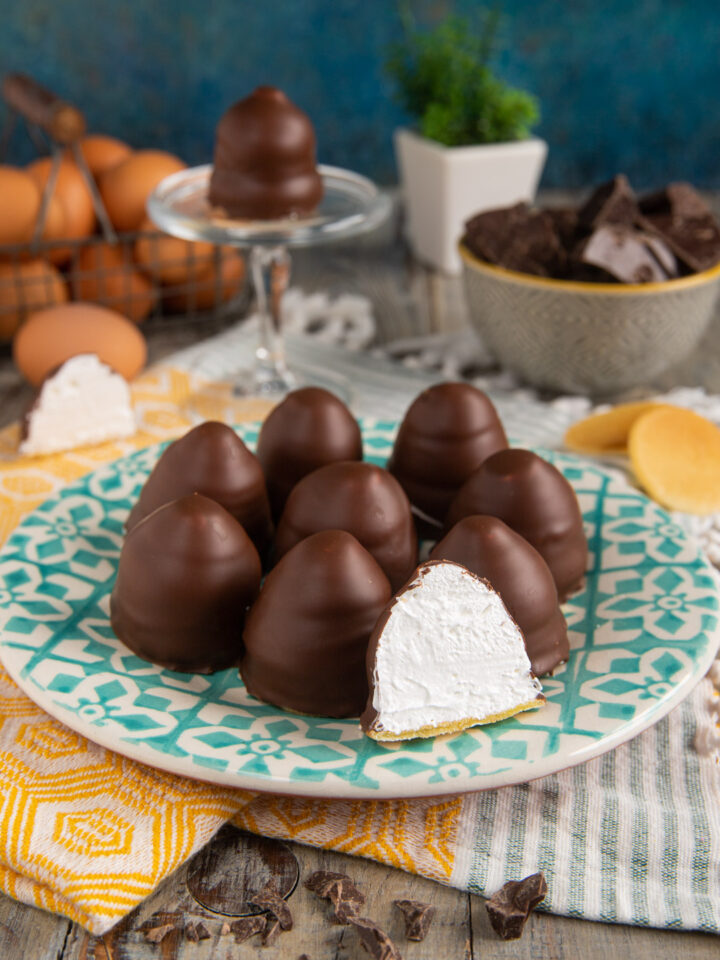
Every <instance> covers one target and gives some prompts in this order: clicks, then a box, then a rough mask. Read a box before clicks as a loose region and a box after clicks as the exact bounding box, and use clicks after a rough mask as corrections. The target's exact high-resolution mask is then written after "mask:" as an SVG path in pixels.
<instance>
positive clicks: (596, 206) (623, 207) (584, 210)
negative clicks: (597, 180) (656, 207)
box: [578, 173, 638, 230]
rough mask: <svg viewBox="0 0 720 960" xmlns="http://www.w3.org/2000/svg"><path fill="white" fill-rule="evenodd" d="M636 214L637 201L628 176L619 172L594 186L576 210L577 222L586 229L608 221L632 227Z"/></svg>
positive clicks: (592, 228) (591, 228) (594, 227)
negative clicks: (605, 181)
mask: <svg viewBox="0 0 720 960" xmlns="http://www.w3.org/2000/svg"><path fill="white" fill-rule="evenodd" d="M637 215H638V201H637V197H636V196H635V191H634V190H633V189H632V187H631V186H630V183H629V181H628V178H627V177H626V176H625V174H623V173H619V174H618V175H617V176H616V177H613V179H612V180H609V181H608V182H607V183H603V184H601V185H600V186H599V187H596V188H595V190H594V191H593V192H592V194H591V195H590V197H589V198H588V199H587V201H586V202H585V203H584V204H583V205H582V207H580V209H579V210H578V221H579V223H580V224H581V225H582V226H583V227H585V228H586V229H588V230H594V229H596V228H597V227H600V226H603V225H605V224H609V223H615V224H620V225H622V226H626V227H632V225H633V224H634V223H635V221H636V219H637Z"/></svg>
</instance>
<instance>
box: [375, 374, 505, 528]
mask: <svg viewBox="0 0 720 960" xmlns="http://www.w3.org/2000/svg"><path fill="white" fill-rule="evenodd" d="M505 447H507V438H506V436H505V431H504V430H503V426H502V423H501V422H500V418H499V417H498V415H497V411H496V410H495V407H494V406H493V405H492V402H491V400H490V399H489V397H487V396H486V395H485V394H484V393H483V392H482V390H478V389H477V387H473V386H471V385H470V384H469V383H438V384H435V386H432V387H429V388H428V389H427V390H423V392H422V393H421V394H420V395H419V396H418V397H416V398H415V400H414V401H413V402H412V404H411V405H410V408H409V409H408V411H407V413H406V414H405V417H404V419H403V421H402V423H401V424H400V429H399V430H398V435H397V438H396V440H395V445H394V447H393V452H392V456H391V457H390V460H389V461H388V470H389V471H390V473H392V474H393V476H395V477H396V478H397V479H398V481H399V482H400V485H401V486H402V488H403V490H404V491H405V493H406V494H407V495H408V498H409V500H410V503H411V504H412V505H413V507H417V508H418V509H419V510H421V511H422V512H423V513H425V514H427V515H428V516H429V517H430V518H431V519H433V520H435V521H437V522H438V523H442V522H443V520H444V518H445V514H446V513H447V510H448V507H449V506H450V502H451V500H452V499H453V497H454V496H455V494H456V493H457V492H458V490H459V489H460V487H461V486H462V485H463V483H464V482H465V481H466V480H467V478H468V477H469V476H470V475H471V474H472V473H474V472H475V470H477V468H478V467H479V466H480V464H481V463H483V461H484V460H486V459H487V458H488V457H489V456H490V455H491V454H493V453H495V451H496V450H502V449H504V448H505Z"/></svg>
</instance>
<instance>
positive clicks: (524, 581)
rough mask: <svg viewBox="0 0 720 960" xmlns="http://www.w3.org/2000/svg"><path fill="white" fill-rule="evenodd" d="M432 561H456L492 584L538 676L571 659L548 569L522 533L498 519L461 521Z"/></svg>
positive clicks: (438, 545) (481, 518) (444, 538)
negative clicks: (518, 632)
mask: <svg viewBox="0 0 720 960" xmlns="http://www.w3.org/2000/svg"><path fill="white" fill-rule="evenodd" d="M430 559H431V560H454V561H455V563H460V564H462V565H463V566H464V567H467V568H468V570H470V571H471V572H472V573H475V574H477V576H478V577H482V578H483V579H484V580H487V581H488V583H489V584H490V586H491V587H493V589H494V590H495V591H496V592H497V593H499V594H500V596H501V597H502V600H503V603H504V604H505V606H506V607H507V608H508V611H509V613H510V616H511V617H512V618H513V620H514V621H515V622H516V623H517V625H518V626H519V627H520V630H521V632H522V635H523V638H524V640H525V649H526V650H527V654H528V657H529V658H530V662H531V664H532V669H533V673H534V674H535V675H536V676H538V677H540V676H542V675H543V674H545V673H550V672H551V671H552V670H554V669H555V667H556V666H557V665H558V664H559V663H563V662H564V661H565V660H567V658H568V655H569V652H570V648H569V646H568V635H567V624H566V622H565V617H564V616H563V613H562V610H561V609H560V607H559V605H558V595H557V588H556V586H555V581H554V580H553V575H552V573H550V569H549V567H548V565H547V564H546V563H545V561H544V560H543V558H542V557H541V556H540V554H539V553H538V552H537V550H536V549H535V548H534V547H533V546H531V544H530V543H528V541H527V540H525V539H524V537H521V536H520V534H519V533H516V532H515V531H514V530H511V529H510V527H508V526H507V524H505V523H503V521H502V520H499V519H498V518H497V517H488V516H471V517H465V518H464V519H463V520H460V521H459V522H458V523H456V524H455V526H454V527H453V528H452V530H450V532H449V533H448V534H447V536H445V537H443V539H442V540H441V541H440V542H439V543H437V544H436V545H435V547H434V548H433V550H432V552H431V554H430Z"/></svg>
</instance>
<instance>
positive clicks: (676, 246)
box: [639, 183, 720, 273]
mask: <svg viewBox="0 0 720 960" xmlns="http://www.w3.org/2000/svg"><path fill="white" fill-rule="evenodd" d="M640 212H641V216H640V218H639V222H640V224H641V225H642V226H643V228H644V229H646V230H649V231H651V232H653V233H655V234H657V235H658V236H659V237H660V238H661V239H662V240H663V241H665V243H667V245H668V246H669V247H670V248H671V250H672V251H673V253H674V254H675V256H676V257H677V258H678V260H680V262H681V263H682V264H684V266H685V267H686V268H687V269H688V270H690V271H692V272H694V273H697V272H699V271H701V270H708V269H709V268H710V267H713V266H715V264H716V263H720V226H719V225H718V222H717V220H716V219H715V217H714V216H713V214H712V211H711V210H710V207H709V206H708V205H707V204H706V203H705V201H704V200H703V199H702V197H701V196H700V195H699V194H698V193H697V191H696V190H694V189H693V188H692V187H691V186H690V184H689V183H671V184H668V186H667V187H665V189H664V190H661V191H658V192H657V193H653V194H650V195H649V196H646V197H643V198H642V199H641V201H640Z"/></svg>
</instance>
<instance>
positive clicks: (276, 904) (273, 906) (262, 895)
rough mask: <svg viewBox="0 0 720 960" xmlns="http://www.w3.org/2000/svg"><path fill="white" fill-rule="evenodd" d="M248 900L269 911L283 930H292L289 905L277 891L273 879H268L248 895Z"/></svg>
mask: <svg viewBox="0 0 720 960" xmlns="http://www.w3.org/2000/svg"><path fill="white" fill-rule="evenodd" d="M248 902H249V903H252V904H254V906H256V907H260V908H261V909H262V910H266V911H267V912H268V913H271V914H272V915H273V917H275V918H276V919H277V921H278V923H279V924H280V926H281V928H282V929H283V930H292V925H293V921H292V914H291V913H290V907H289V906H288V905H287V903H286V902H285V900H284V899H283V898H282V897H281V896H280V894H279V893H278V889H277V887H276V886H275V881H274V880H268V881H267V883H266V884H265V886H264V887H263V888H262V889H261V890H258V892H257V893H254V894H253V895H252V896H250V897H248Z"/></svg>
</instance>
